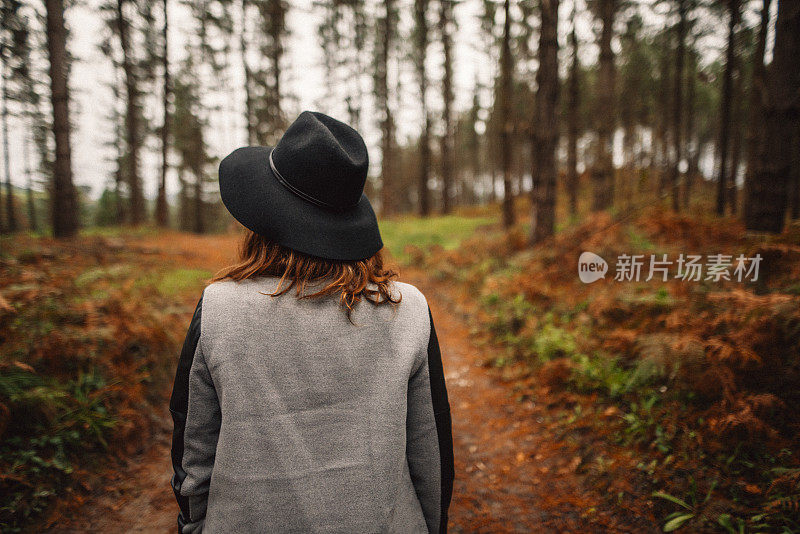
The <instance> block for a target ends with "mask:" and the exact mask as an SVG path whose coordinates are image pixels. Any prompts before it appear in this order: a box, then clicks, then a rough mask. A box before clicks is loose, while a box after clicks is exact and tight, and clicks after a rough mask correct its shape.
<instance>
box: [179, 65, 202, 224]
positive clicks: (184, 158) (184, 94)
mask: <svg viewBox="0 0 800 534" xmlns="http://www.w3.org/2000/svg"><path fill="white" fill-rule="evenodd" d="M195 71H196V63H195V58H194V57H193V54H192V53H190V54H189V56H188V57H187V59H186V62H185V63H184V64H183V66H182V68H181V70H180V72H178V75H177V77H176V79H175V84H174V88H173V93H174V95H175V112H174V113H175V115H174V120H173V121H172V128H173V132H172V137H173V140H174V146H175V152H176V154H177V155H178V157H179V161H178V178H179V183H180V185H181V191H180V197H179V198H180V202H181V205H180V219H181V226H182V227H183V228H184V229H187V230H192V231H193V232H195V233H203V232H205V231H206V227H207V225H206V216H205V201H204V195H205V189H206V188H205V184H206V182H207V181H208V178H207V173H206V166H207V164H208V163H209V161H210V158H209V156H208V147H207V145H206V141H205V137H204V134H203V131H204V129H205V127H206V125H205V124H204V123H203V121H202V119H201V114H200V107H201V106H202V103H201V99H200V95H199V85H200V83H199V80H198V79H197V77H196V75H195ZM187 172H189V173H191V174H192V176H193V178H194V181H193V183H192V193H191V196H190V195H189V191H188V186H189V184H188V183H187V181H186V179H185V177H186V173H187ZM189 200H191V207H190V206H189Z"/></svg>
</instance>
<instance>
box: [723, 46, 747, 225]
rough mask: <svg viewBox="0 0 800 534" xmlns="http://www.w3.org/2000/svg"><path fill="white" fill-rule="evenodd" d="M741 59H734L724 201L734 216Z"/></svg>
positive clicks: (739, 147)
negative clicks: (728, 162)
mask: <svg viewBox="0 0 800 534" xmlns="http://www.w3.org/2000/svg"><path fill="white" fill-rule="evenodd" d="M740 63H741V58H740V57H735V58H734V79H733V93H732V95H733V97H732V100H731V108H732V109H731V126H730V128H731V132H730V135H731V141H730V143H731V157H730V170H729V174H728V192H727V194H726V197H725V200H726V201H727V203H728V209H729V210H730V213H731V215H736V211H737V209H738V205H739V202H738V198H737V197H738V196H739V195H738V188H737V187H736V177H737V176H738V175H739V164H740V163H741V160H742V104H741V100H742V84H743V83H744V79H743V78H744V73H743V72H742V68H741V65H740Z"/></svg>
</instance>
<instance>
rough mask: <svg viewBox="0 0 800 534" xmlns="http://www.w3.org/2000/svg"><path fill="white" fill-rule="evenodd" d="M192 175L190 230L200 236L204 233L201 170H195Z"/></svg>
mask: <svg viewBox="0 0 800 534" xmlns="http://www.w3.org/2000/svg"><path fill="white" fill-rule="evenodd" d="M192 173H193V174H194V218H193V220H192V222H193V224H194V226H193V227H192V230H194V233H196V234H202V233H203V232H205V231H206V223H205V217H204V213H203V172H202V170H201V169H195V170H194V171H193V172H192Z"/></svg>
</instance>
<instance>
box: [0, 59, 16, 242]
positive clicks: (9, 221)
mask: <svg viewBox="0 0 800 534" xmlns="http://www.w3.org/2000/svg"><path fill="white" fill-rule="evenodd" d="M0 55H2V69H3V72H2V76H3V87H2V97H3V109H2V119H3V170H4V172H5V178H6V180H5V186H6V198H5V201H6V225H5V228H6V230H7V231H8V232H16V231H17V230H18V226H17V214H16V210H15V206H14V191H13V188H12V187H11V160H10V156H9V154H8V80H7V77H8V69H7V65H6V60H5V51H4V50H3V51H0Z"/></svg>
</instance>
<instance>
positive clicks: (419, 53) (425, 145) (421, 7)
mask: <svg viewBox="0 0 800 534" xmlns="http://www.w3.org/2000/svg"><path fill="white" fill-rule="evenodd" d="M413 41H414V51H413V58H414V67H415V71H416V75H417V84H418V87H419V98H420V105H421V107H422V110H421V111H422V132H421V133H420V136H419V171H418V172H419V178H418V188H417V197H418V205H419V214H420V215H422V216H426V215H428V214H429V213H430V192H429V190H428V181H429V179H430V165H431V147H430V142H431V141H430V139H431V117H430V112H429V110H428V98H427V94H428V73H427V68H426V65H425V63H426V60H427V58H428V42H429V38H428V0H415V1H414V35H413Z"/></svg>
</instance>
